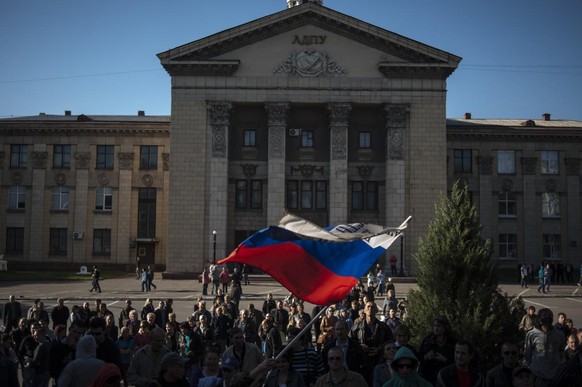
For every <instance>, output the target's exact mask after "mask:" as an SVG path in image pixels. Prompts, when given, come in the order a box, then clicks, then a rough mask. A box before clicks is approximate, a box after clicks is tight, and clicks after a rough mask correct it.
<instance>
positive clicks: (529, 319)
mask: <svg viewBox="0 0 582 387" xmlns="http://www.w3.org/2000/svg"><path fill="white" fill-rule="evenodd" d="M536 318H537V315H536V307H535V306H533V305H530V306H529V307H528V308H527V313H526V314H524V315H523V317H522V318H521V321H520V323H519V330H520V331H523V332H529V331H531V330H532V329H533V328H534V326H535V321H536Z"/></svg>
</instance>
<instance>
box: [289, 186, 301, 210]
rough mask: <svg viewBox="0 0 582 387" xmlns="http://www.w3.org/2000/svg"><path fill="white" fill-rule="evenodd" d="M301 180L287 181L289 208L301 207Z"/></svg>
mask: <svg viewBox="0 0 582 387" xmlns="http://www.w3.org/2000/svg"><path fill="white" fill-rule="evenodd" d="M298 201H299V181H297V180H288V181H287V208H289V209H297V208H299V203H298Z"/></svg>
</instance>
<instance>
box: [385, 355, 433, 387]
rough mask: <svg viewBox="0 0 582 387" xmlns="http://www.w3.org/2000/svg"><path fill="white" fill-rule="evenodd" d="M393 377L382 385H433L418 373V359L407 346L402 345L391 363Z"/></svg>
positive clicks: (406, 386)
mask: <svg viewBox="0 0 582 387" xmlns="http://www.w3.org/2000/svg"><path fill="white" fill-rule="evenodd" d="M390 368H391V369H392V378H390V380H389V381H388V382H386V383H385V384H384V385H383V386H382V387H432V384H431V383H430V382H428V381H426V380H425V379H423V378H421V377H420V375H419V374H418V359H417V358H416V356H414V354H413V353H412V351H411V350H410V349H408V348H407V347H400V349H399V350H398V351H397V352H396V355H394V360H392V363H390Z"/></svg>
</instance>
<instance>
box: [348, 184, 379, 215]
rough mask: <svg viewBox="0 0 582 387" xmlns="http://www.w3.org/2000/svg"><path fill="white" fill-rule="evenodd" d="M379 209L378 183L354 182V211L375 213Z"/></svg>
mask: <svg viewBox="0 0 582 387" xmlns="http://www.w3.org/2000/svg"><path fill="white" fill-rule="evenodd" d="M377 209H378V182H376V181H353V182H352V210H355V211H374V210H377Z"/></svg>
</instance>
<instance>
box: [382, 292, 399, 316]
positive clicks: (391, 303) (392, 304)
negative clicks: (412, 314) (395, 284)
mask: <svg viewBox="0 0 582 387" xmlns="http://www.w3.org/2000/svg"><path fill="white" fill-rule="evenodd" d="M390 309H394V310H395V311H396V310H398V299H397V298H396V293H394V290H388V291H387V292H386V298H385V299H384V306H383V307H382V315H383V316H384V317H388V311H389V310H390Z"/></svg>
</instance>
